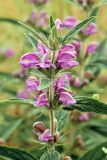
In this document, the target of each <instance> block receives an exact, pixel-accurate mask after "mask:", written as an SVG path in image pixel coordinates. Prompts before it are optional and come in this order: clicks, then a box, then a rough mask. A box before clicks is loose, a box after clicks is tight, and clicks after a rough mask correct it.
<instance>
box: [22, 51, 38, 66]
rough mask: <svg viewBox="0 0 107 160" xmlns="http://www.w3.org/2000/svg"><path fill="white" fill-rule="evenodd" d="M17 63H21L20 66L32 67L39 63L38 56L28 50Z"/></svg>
mask: <svg viewBox="0 0 107 160" xmlns="http://www.w3.org/2000/svg"><path fill="white" fill-rule="evenodd" d="M19 63H20V64H21V65H22V67H25V68H32V67H36V66H37V64H38V63H39V58H38V56H37V54H36V53H35V52H29V53H26V54H24V55H23V56H22V57H21V58H20V62H19Z"/></svg>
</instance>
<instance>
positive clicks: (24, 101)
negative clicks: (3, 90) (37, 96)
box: [0, 98, 34, 106]
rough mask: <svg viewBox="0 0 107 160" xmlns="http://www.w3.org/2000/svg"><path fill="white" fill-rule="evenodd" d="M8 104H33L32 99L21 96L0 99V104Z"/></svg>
mask: <svg viewBox="0 0 107 160" xmlns="http://www.w3.org/2000/svg"><path fill="white" fill-rule="evenodd" d="M9 104H26V105H33V104H34V101H33V100H29V99H22V98H10V99H5V100H2V101H0V105H1V106H2V105H9Z"/></svg>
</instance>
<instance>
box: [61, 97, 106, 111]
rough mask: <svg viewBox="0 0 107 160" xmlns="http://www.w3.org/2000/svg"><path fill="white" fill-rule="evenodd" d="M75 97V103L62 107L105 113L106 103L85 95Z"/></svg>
mask: <svg viewBox="0 0 107 160" xmlns="http://www.w3.org/2000/svg"><path fill="white" fill-rule="evenodd" d="M75 99H76V101H77V103H76V104H74V105H72V106H69V107H64V109H66V110H73V109H77V110H79V111H81V112H95V113H101V114H107V104H105V103H103V102H100V101H98V100H96V99H93V98H89V97H85V96H80V97H75Z"/></svg>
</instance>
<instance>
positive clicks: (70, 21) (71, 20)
mask: <svg viewBox="0 0 107 160" xmlns="http://www.w3.org/2000/svg"><path fill="white" fill-rule="evenodd" d="M77 23H78V21H77V20H76V18H75V17H67V18H66V19H65V20H64V21H63V25H64V27H66V28H73V27H75V26H76V25H77Z"/></svg>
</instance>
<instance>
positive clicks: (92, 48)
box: [55, 17, 99, 88]
mask: <svg viewBox="0 0 107 160" xmlns="http://www.w3.org/2000/svg"><path fill="white" fill-rule="evenodd" d="M79 22H80V21H78V20H77V19H76V18H75V17H67V18H66V19H65V20H64V21H60V19H56V21H55V24H56V25H57V27H58V29H59V30H60V31H61V30H62V29H63V28H67V29H72V28H74V27H75V26H76V25H77V24H78V23H79ZM97 32H98V28H97V25H96V24H95V23H94V22H91V23H89V24H88V25H87V26H86V27H85V28H83V29H82V30H80V32H79V39H76V40H73V41H72V43H71V44H72V45H73V46H74V47H75V50H76V52H77V56H78V57H80V56H81V55H80V54H81V49H82V46H83V45H84V44H83V43H84V42H83V41H82V39H85V38H88V37H90V36H92V35H94V34H96V33H97ZM98 47H99V44H98V42H91V43H90V44H88V46H87V47H86V49H85V54H84V60H86V59H87V58H90V55H93V54H95V53H96V50H97V48H98ZM93 76H94V75H93V74H92V72H90V71H86V72H85V74H84V81H83V82H81V79H80V77H77V76H76V77H72V79H71V85H72V86H74V87H77V88H80V87H83V86H85V85H87V84H88V83H89V80H91V79H93Z"/></svg>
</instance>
